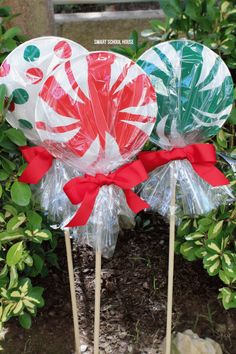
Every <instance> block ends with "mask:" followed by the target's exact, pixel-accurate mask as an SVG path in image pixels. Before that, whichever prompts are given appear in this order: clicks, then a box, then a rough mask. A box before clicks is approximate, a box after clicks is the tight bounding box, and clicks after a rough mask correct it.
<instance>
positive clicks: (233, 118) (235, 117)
mask: <svg viewBox="0 0 236 354" xmlns="http://www.w3.org/2000/svg"><path fill="white" fill-rule="evenodd" d="M235 62H236V61H235ZM228 122H229V123H231V124H236V108H233V109H232V111H231V114H230V116H229V119H228Z"/></svg>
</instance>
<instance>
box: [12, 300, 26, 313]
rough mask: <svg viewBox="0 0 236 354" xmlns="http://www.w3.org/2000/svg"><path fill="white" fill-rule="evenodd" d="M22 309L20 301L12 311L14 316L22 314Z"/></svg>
mask: <svg viewBox="0 0 236 354" xmlns="http://www.w3.org/2000/svg"><path fill="white" fill-rule="evenodd" d="M23 308H24V303H23V301H22V300H20V301H19V302H18V304H17V305H16V306H15V308H14V310H13V313H14V315H19V314H20V313H21V312H22V310H23Z"/></svg>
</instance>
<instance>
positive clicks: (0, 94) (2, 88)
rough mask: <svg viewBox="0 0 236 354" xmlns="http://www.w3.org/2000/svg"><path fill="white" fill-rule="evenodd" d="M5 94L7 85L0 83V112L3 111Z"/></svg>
mask: <svg viewBox="0 0 236 354" xmlns="http://www.w3.org/2000/svg"><path fill="white" fill-rule="evenodd" d="M6 95H7V87H6V85H4V84H1V85H0V112H3V111H4V106H5V98H6Z"/></svg>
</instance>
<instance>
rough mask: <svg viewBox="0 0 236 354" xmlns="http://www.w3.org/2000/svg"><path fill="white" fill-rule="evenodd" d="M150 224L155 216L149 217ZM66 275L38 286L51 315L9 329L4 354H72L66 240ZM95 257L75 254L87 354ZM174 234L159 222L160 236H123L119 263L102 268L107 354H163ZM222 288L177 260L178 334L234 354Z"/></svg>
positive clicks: (235, 318) (194, 265) (195, 266)
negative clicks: (220, 296)
mask: <svg viewBox="0 0 236 354" xmlns="http://www.w3.org/2000/svg"><path fill="white" fill-rule="evenodd" d="M146 217H148V218H149V219H150V218H154V217H153V216H152V215H149V216H146ZM58 255H59V263H60V267H61V270H55V269H54V270H52V271H50V274H49V276H48V277H47V278H45V279H39V281H38V282H39V283H40V284H42V283H43V286H45V293H44V297H45V300H46V305H45V307H44V308H43V309H42V310H40V311H39V312H38V316H37V317H36V318H35V319H34V321H33V325H32V328H31V329H30V330H23V329H22V328H20V326H19V325H18V324H17V323H16V322H15V321H14V320H11V321H10V323H9V324H8V334H7V335H6V340H5V342H4V348H5V349H4V351H3V353H5V354H71V353H73V345H74V340H73V324H72V313H71V305H70V290H69V282H68V273H67V263H66V254H65V247H64V240H63V238H62V239H61V240H60V242H59V248H58ZM94 263H95V257H94V254H93V251H92V250H91V249H89V248H88V247H86V246H79V247H77V248H75V249H74V264H75V268H76V287H77V298H78V305H79V308H80V309H79V311H80V330H81V337H82V344H83V346H82V350H83V353H84V354H90V353H92V341H93V309H94ZM167 268H168V226H167V225H166V224H165V223H164V222H163V221H162V220H161V219H158V218H157V217H156V216H155V223H154V228H153V229H152V230H149V231H148V232H144V230H143V229H138V228H137V229H136V230H132V231H127V232H125V233H123V234H121V235H120V236H119V240H118V244H117V247H116V251H115V254H114V257H113V258H112V259H111V260H103V263H102V303H101V354H106V353H113V354H119V353H123V354H129V353H133V354H157V353H159V351H158V348H159V345H160V343H161V342H162V340H163V338H164V336H165V322H166V298H167V271H168V269H167ZM221 286H222V284H221V282H220V281H218V279H217V278H216V277H213V278H211V277H209V276H208V275H207V273H206V271H205V270H204V269H203V267H202V264H201V262H191V263H190V262H187V261H186V260H184V259H183V258H182V257H180V256H176V259H175V278H174V308H173V329H174V330H175V331H180V332H182V331H184V330H186V329H191V330H193V331H194V332H195V333H197V334H198V335H199V336H200V337H203V338H204V337H210V338H212V339H214V340H215V341H217V342H218V343H220V344H221V346H222V348H223V352H224V353H225V354H236V333H235V328H236V311H235V310H229V311H226V310H224V309H223V307H222V304H221V303H220V301H219V300H217V296H218V289H219V288H220V287H221ZM206 354H207V353H206Z"/></svg>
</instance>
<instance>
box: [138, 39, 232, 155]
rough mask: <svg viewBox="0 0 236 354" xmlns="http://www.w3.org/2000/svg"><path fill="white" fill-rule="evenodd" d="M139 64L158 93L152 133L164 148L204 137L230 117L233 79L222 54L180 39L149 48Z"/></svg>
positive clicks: (201, 139)
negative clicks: (156, 112)
mask: <svg viewBox="0 0 236 354" xmlns="http://www.w3.org/2000/svg"><path fill="white" fill-rule="evenodd" d="M138 64H139V65H140V66H141V67H142V68H143V69H144V71H145V72H146V73H147V74H148V75H149V77H150V79H151V81H152V84H153V85H154V87H155V90H156V93H157V103H158V115H157V122H156V125H155V128H154V130H153V133H152V136H151V139H152V140H153V141H154V142H155V143H156V144H158V145H160V146H161V147H163V148H170V147H172V146H184V145H187V144H192V143H199V142H203V141H205V140H207V139H208V138H209V137H211V136H214V135H215V134H216V133H217V132H218V130H219V129H220V127H221V126H222V125H223V123H224V122H225V121H226V119H227V118H228V116H229V114H230V111H231V108H232V103H233V81H232V78H231V75H230V72H229V70H228V68H227V66H226V65H225V63H224V62H223V60H222V59H221V58H220V57H219V56H218V55H217V54H216V53H214V52H213V51H212V50H210V49H209V48H207V47H206V46H204V45H202V44H199V43H196V42H192V41H188V40H176V41H170V42H164V43H160V44H158V45H156V46H154V47H152V48H151V49H149V50H148V51H146V52H145V53H144V54H143V55H142V56H141V57H140V58H139V60H138Z"/></svg>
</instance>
